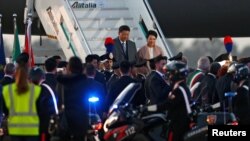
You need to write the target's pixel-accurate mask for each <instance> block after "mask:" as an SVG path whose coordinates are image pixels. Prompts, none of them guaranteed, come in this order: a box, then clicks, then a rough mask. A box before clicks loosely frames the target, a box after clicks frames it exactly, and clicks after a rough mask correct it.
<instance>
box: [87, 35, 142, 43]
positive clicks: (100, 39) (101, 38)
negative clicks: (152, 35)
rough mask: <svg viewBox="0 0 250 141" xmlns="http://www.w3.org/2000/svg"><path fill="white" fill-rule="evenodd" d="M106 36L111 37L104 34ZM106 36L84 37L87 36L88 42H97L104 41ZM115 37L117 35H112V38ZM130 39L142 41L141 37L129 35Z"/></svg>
mask: <svg viewBox="0 0 250 141" xmlns="http://www.w3.org/2000/svg"><path fill="white" fill-rule="evenodd" d="M106 37H112V36H106ZM106 37H93V38H89V37H86V38H87V40H88V41H89V42H99V43H100V42H102V43H104V41H105V39H106ZM116 37H117V36H113V38H116ZM130 40H132V41H135V42H136V41H142V40H143V38H142V37H135V36H131V37H130ZM99 43H98V44H99Z"/></svg>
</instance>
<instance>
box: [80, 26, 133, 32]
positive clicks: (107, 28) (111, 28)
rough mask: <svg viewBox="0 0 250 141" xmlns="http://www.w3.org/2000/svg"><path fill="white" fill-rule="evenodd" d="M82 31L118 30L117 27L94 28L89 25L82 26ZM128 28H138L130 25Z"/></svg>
mask: <svg viewBox="0 0 250 141" xmlns="http://www.w3.org/2000/svg"><path fill="white" fill-rule="evenodd" d="M82 30H83V31H97V30H98V31H118V30H119V27H99V28H95V27H89V28H82ZM130 30H138V28H137V27H131V26H130Z"/></svg>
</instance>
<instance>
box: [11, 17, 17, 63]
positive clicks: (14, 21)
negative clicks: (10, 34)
mask: <svg viewBox="0 0 250 141" xmlns="http://www.w3.org/2000/svg"><path fill="white" fill-rule="evenodd" d="M16 18H17V14H16V13H14V14H13V23H14V36H15V31H16ZM14 40H15V37H14ZM14 42H15V41H14ZM14 44H15V43H14ZM13 52H15V48H14V49H13ZM14 57H15V56H14V54H13V53H12V59H11V60H12V62H13V63H15V61H16V60H14V59H15V58H14Z"/></svg>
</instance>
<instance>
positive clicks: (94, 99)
mask: <svg viewBox="0 0 250 141" xmlns="http://www.w3.org/2000/svg"><path fill="white" fill-rule="evenodd" d="M98 101H99V98H98V97H90V98H89V102H91V103H96V102H98Z"/></svg>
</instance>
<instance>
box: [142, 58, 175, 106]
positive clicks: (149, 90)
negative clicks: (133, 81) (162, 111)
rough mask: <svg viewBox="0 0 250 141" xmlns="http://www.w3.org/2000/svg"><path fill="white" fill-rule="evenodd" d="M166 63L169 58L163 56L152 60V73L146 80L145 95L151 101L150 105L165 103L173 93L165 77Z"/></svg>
mask: <svg viewBox="0 0 250 141" xmlns="http://www.w3.org/2000/svg"><path fill="white" fill-rule="evenodd" d="M166 63H167V57H165V56H161V55H160V56H157V57H156V58H153V59H151V60H150V67H151V69H152V71H151V73H150V74H149V75H148V76H147V78H146V80H145V93H146V97H148V98H149V100H150V104H157V103H161V102H163V101H164V100H166V98H167V97H168V94H169V92H170V91H171V88H170V86H169V85H168V84H167V83H166V81H165V77H164V71H163V66H164V65H165V64H166Z"/></svg>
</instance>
